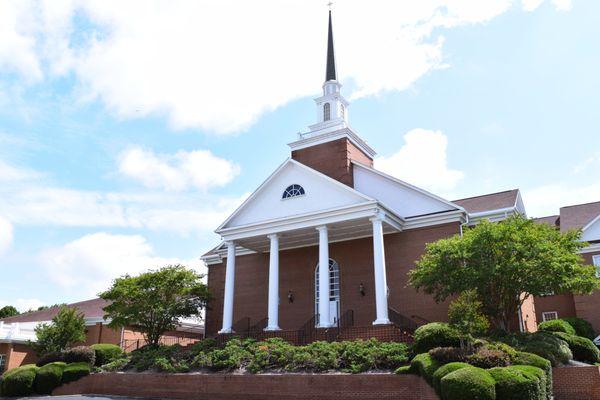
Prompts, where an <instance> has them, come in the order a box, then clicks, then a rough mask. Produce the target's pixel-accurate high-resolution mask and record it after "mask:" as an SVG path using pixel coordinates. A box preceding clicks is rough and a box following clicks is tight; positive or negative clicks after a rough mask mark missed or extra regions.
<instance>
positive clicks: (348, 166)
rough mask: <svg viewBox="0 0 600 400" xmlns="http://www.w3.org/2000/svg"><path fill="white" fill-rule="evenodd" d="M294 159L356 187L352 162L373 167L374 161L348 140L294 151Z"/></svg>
mask: <svg viewBox="0 0 600 400" xmlns="http://www.w3.org/2000/svg"><path fill="white" fill-rule="evenodd" d="M292 158H293V159H294V160H296V161H298V162H301V163H302V164H304V165H308V166H309V167H311V168H312V169H315V170H317V171H319V172H321V173H323V174H325V175H327V176H330V177H331V178H333V179H336V180H338V181H340V182H342V183H345V184H346V185H348V186H354V175H353V172H352V160H355V161H358V162H360V163H363V164H366V165H369V166H373V159H371V158H370V157H369V156H367V155H366V154H365V153H363V152H362V150H360V149H358V147H356V146H355V145H354V144H352V142H350V141H349V140H348V139H347V138H342V139H338V140H333V141H331V142H327V143H322V144H319V145H316V146H311V147H307V148H305V149H300V150H294V151H292Z"/></svg>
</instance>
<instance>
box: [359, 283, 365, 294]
mask: <svg viewBox="0 0 600 400" xmlns="http://www.w3.org/2000/svg"><path fill="white" fill-rule="evenodd" d="M358 292H359V293H360V295H361V296H363V297H364V296H365V285H363V284H362V283H361V284H360V285H358Z"/></svg>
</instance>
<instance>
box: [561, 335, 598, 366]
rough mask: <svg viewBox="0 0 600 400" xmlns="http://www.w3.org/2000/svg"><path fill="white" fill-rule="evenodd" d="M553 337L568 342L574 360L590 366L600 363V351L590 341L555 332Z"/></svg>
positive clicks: (581, 337)
mask: <svg viewBox="0 0 600 400" xmlns="http://www.w3.org/2000/svg"><path fill="white" fill-rule="evenodd" d="M553 335H555V336H557V337H558V338H560V339H562V340H564V341H565V342H567V344H568V345H569V349H571V352H572V353H573V359H575V360H577V361H582V362H587V363H590V364H595V363H597V362H600V350H598V347H597V346H596V345H595V344H594V342H592V341H591V340H590V339H588V338H584V337H583V336H576V335H569V334H568V333H563V332H553Z"/></svg>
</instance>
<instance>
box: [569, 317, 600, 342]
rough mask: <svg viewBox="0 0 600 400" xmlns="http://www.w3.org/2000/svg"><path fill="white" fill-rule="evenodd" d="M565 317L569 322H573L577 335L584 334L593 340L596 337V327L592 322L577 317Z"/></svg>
mask: <svg viewBox="0 0 600 400" xmlns="http://www.w3.org/2000/svg"><path fill="white" fill-rule="evenodd" d="M563 319H564V320H565V321H567V322H568V323H569V324H571V326H572V327H573V329H575V333H576V334H577V336H583V337H586V338H588V339H591V340H594V339H595V338H596V334H595V333H594V328H593V327H592V324H590V323H589V322H587V321H586V320H585V319H582V318H577V317H569V318H563Z"/></svg>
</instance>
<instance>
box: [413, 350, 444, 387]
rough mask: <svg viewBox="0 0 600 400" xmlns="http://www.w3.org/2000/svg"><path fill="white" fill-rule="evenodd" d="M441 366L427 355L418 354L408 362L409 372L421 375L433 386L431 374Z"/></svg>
mask: <svg viewBox="0 0 600 400" xmlns="http://www.w3.org/2000/svg"><path fill="white" fill-rule="evenodd" d="M441 366H442V363H440V362H439V361H437V360H436V359H434V358H433V357H431V356H430V355H429V353H421V354H418V355H416V356H415V358H413V359H412V361H411V362H410V369H411V371H412V372H413V373H415V374H419V375H421V376H422V377H423V378H425V380H426V381H427V383H429V384H430V385H433V374H434V373H435V371H437V369H438V368H439V367H441Z"/></svg>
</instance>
